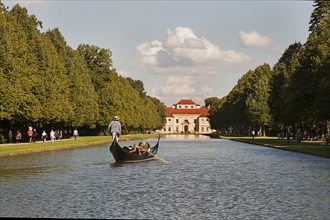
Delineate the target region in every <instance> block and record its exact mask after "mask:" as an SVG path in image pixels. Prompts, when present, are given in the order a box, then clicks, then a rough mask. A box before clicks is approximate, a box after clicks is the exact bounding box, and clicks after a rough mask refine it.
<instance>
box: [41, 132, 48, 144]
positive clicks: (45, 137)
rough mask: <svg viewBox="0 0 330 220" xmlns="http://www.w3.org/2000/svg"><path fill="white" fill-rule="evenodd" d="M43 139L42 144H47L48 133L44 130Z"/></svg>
mask: <svg viewBox="0 0 330 220" xmlns="http://www.w3.org/2000/svg"><path fill="white" fill-rule="evenodd" d="M41 139H42V143H45V142H46V139H47V133H46V131H45V130H44V131H43V132H42V134H41Z"/></svg>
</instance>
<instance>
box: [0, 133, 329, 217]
mask: <svg viewBox="0 0 330 220" xmlns="http://www.w3.org/2000/svg"><path fill="white" fill-rule="evenodd" d="M179 136H180V137H182V138H174V139H173V137H172V138H170V137H169V136H167V137H166V138H162V139H161V142H160V148H159V155H160V156H161V157H163V158H165V159H166V160H168V161H169V162H170V163H169V164H164V163H162V162H161V161H158V160H153V161H147V162H143V163H115V162H114V159H113V158H112V155H111V153H110V152H109V146H107V145H99V146H95V147H89V148H79V149H73V150H64V151H56V152H55V151H54V152H44V153H40V154H33V155H29V156H21V157H20V156H18V157H10V158H1V166H0V171H1V174H0V181H1V190H0V193H1V195H0V204H1V205H0V212H1V216H2V217H46V218H47V217H54V218H121V219H195V218H199V219H328V216H329V215H330V210H329V206H328V204H329V203H330V192H329V187H330V181H329V180H330V176H329V175H330V174H329V171H330V167H329V161H330V160H329V159H326V158H319V157H315V156H309V155H303V154H298V153H292V152H286V151H281V150H276V149H271V148H263V147H259V146H253V145H247V144H242V143H236V142H231V141H226V140H214V139H208V138H204V137H198V139H192V138H191V137H188V138H183V136H181V135H179ZM152 141H154V142H156V140H150V142H152Z"/></svg>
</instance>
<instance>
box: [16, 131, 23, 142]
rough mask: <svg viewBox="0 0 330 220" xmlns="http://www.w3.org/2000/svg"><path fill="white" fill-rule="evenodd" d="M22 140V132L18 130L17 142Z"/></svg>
mask: <svg viewBox="0 0 330 220" xmlns="http://www.w3.org/2000/svg"><path fill="white" fill-rule="evenodd" d="M21 140H22V133H21V132H20V131H19V130H17V133H16V142H17V143H20V142H21Z"/></svg>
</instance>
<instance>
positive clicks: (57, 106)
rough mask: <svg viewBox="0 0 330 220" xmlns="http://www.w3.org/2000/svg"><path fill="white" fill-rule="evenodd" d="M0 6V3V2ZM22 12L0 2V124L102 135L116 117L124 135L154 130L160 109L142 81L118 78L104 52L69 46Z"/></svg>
mask: <svg viewBox="0 0 330 220" xmlns="http://www.w3.org/2000/svg"><path fill="white" fill-rule="evenodd" d="M0 3H1V2H0ZM39 28H42V23H41V22H40V21H38V20H37V18H36V17H35V16H34V15H29V14H28V11H27V9H26V8H23V7H21V6H19V5H18V4H17V5H15V6H14V7H13V8H12V9H11V10H10V11H8V10H7V9H6V8H5V7H4V5H3V4H2V3H1V4H0V125H1V127H2V126H5V127H6V129H5V130H4V131H3V132H4V133H6V132H8V129H10V127H13V126H14V127H15V128H17V129H21V128H20V127H22V126H24V127H25V126H27V125H30V124H32V125H33V126H34V127H37V128H38V127H43V128H44V127H45V126H46V127H47V126H48V128H54V129H56V128H63V127H69V128H70V127H81V128H89V129H94V132H93V133H101V132H104V131H105V130H106V128H107V126H108V124H109V122H110V121H111V120H112V118H113V117H114V116H115V115H119V116H120V118H121V121H122V124H123V130H124V132H125V131H126V132H128V131H130V132H136V131H139V132H141V131H146V130H149V129H157V128H160V127H162V125H163V124H164V122H165V121H164V120H165V118H164V115H165V106H164V105H163V104H162V103H161V102H160V101H159V100H158V99H155V98H152V97H149V96H147V95H146V92H145V91H144V86H143V82H142V81H140V80H133V79H131V78H124V77H121V76H118V74H117V73H116V70H115V69H114V68H113V66H112V58H111V56H112V53H111V51H110V50H109V49H103V48H99V47H97V46H93V45H86V44H82V45H79V47H78V48H77V50H74V49H72V48H71V47H69V46H68V45H67V43H66V41H65V39H64V37H63V36H62V34H61V33H60V31H59V30H58V29H57V28H55V29H53V30H48V31H46V32H45V33H41V32H40V30H39Z"/></svg>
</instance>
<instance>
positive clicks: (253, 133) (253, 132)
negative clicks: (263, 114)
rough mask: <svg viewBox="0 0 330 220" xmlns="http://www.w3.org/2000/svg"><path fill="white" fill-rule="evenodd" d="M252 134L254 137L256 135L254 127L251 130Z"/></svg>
mask: <svg viewBox="0 0 330 220" xmlns="http://www.w3.org/2000/svg"><path fill="white" fill-rule="evenodd" d="M251 135H252V138H253V139H254V136H255V135H256V132H255V131H254V129H253V130H252V131H251Z"/></svg>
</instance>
